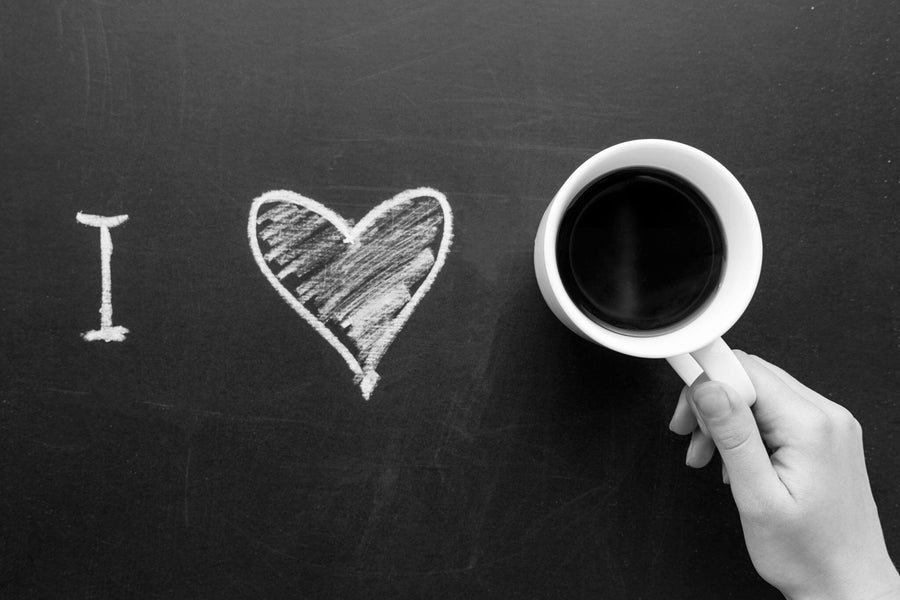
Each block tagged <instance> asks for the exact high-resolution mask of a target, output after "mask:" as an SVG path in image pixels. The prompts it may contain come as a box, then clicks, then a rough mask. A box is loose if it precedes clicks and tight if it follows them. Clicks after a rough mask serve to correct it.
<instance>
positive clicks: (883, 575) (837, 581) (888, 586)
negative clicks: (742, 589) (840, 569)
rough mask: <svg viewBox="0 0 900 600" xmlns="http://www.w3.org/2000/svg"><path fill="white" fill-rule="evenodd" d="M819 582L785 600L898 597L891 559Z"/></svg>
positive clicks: (898, 585)
mask: <svg viewBox="0 0 900 600" xmlns="http://www.w3.org/2000/svg"><path fill="white" fill-rule="evenodd" d="M823 583H824V582H822V581H821V580H820V581H819V584H818V585H815V584H814V585H811V586H810V587H809V588H808V589H804V590H800V591H798V592H796V593H793V594H788V593H785V592H784V591H783V590H782V593H784V596H785V598H786V599H787V600H900V574H898V572H897V568H896V567H895V566H894V564H893V563H891V562H890V560H887V561H885V563H884V564H882V565H881V566H876V565H872V564H871V563H870V564H869V565H866V566H865V567H856V568H854V569H853V570H852V571H850V572H848V573H846V574H845V575H843V576H840V577H836V578H833V579H832V581H831V582H830V583H828V584H824V585H823Z"/></svg>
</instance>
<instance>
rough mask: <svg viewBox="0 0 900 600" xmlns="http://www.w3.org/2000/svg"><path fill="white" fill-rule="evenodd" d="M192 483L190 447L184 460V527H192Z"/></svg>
mask: <svg viewBox="0 0 900 600" xmlns="http://www.w3.org/2000/svg"><path fill="white" fill-rule="evenodd" d="M190 481H191V447H190V446H188V449H187V458H185V460H184V526H185V527H190V526H191V522H190V519H188V492H189V491H190Z"/></svg>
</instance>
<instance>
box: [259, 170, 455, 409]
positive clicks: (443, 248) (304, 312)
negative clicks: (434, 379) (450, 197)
mask: <svg viewBox="0 0 900 600" xmlns="http://www.w3.org/2000/svg"><path fill="white" fill-rule="evenodd" d="M421 197H429V198H432V199H433V200H436V201H437V202H438V204H440V206H441V210H442V211H443V232H442V234H441V241H440V245H439V246H438V251H437V256H435V259H434V264H432V266H431V269H430V270H429V272H428V275H426V276H425V279H424V280H423V281H422V283H421V284H420V285H419V287H418V288H417V289H416V291H415V292H414V293H413V294H412V295H411V296H410V299H409V301H407V303H406V305H405V306H404V307H403V308H402V309H401V310H400V312H399V313H397V316H396V317H394V319H392V320H391V322H390V325H389V329H390V333H389V334H387V336H386V340H387V341H386V343H385V344H384V348H383V350H382V351H381V352H380V353H379V354H378V356H377V357H376V358H375V360H374V361H373V360H369V361H367V362H369V363H371V366H368V365H364V364H360V362H359V360H358V359H357V358H356V356H355V355H354V354H353V352H352V351H351V350H350V349H349V348H347V346H346V345H345V344H344V343H343V342H341V340H339V339H338V338H337V336H335V335H334V333H332V331H331V330H330V329H329V328H328V327H327V326H326V325H325V323H324V322H323V321H322V320H321V319H320V318H319V317H317V316H316V315H315V314H314V313H312V312H311V311H310V310H308V309H307V308H306V307H305V306H303V304H302V303H301V302H300V301H299V300H298V299H297V298H296V297H295V296H294V294H292V293H291V292H290V290H288V289H287V288H286V287H285V286H284V284H282V282H281V281H280V280H279V279H278V277H276V276H275V274H274V273H273V272H272V269H271V268H269V265H268V264H267V263H266V260H265V257H264V256H263V253H262V249H261V248H260V247H259V240H258V238H257V235H256V228H257V217H258V214H259V209H260V208H261V207H262V206H263V205H265V204H269V203H275V202H280V203H288V204H294V205H297V206H300V207H302V208H305V209H307V210H309V211H311V212H313V213H315V214H317V215H319V216H320V217H322V218H324V219H326V220H327V221H329V222H330V223H331V224H332V225H333V226H334V227H335V229H337V230H338V232H339V233H340V234H341V235H342V236H343V237H344V243H346V244H354V243H356V242H357V241H358V240H359V237H360V235H361V234H362V232H364V231H366V229H368V227H369V226H370V225H371V224H372V223H373V222H374V221H375V219H377V218H378V217H379V216H380V215H381V214H383V213H385V212H387V211H390V210H392V209H393V208H394V207H396V206H397V205H399V204H402V203H404V202H408V201H410V200H413V199H415V198H421ZM247 237H248V238H249V241H250V249H251V250H252V252H253V258H254V259H255V260H256V264H257V266H258V267H259V269H260V271H262V273H263V275H265V276H266V279H268V280H269V283H270V284H271V285H272V287H274V288H275V291H277V292H278V294H279V295H280V296H281V298H282V299H283V300H284V301H285V302H287V303H288V305H289V306H290V307H291V308H293V309H294V311H295V312H296V313H297V314H299V315H300V316H301V317H303V320H304V321H306V322H307V323H309V324H310V325H311V326H312V328H313V329H314V330H315V331H316V332H317V333H318V334H319V335H321V336H322V337H323V338H324V339H325V341H327V342H328V343H329V344H331V346H332V347H333V348H334V349H335V350H337V351H338V353H339V354H340V355H341V357H342V358H343V359H344V361H345V362H346V363H347V366H348V367H350V370H351V371H352V372H353V374H354V381H355V382H356V384H357V385H359V388H360V391H361V392H362V396H363V398H364V399H365V400H368V399H369V397H370V396H371V395H372V392H373V391H374V389H375V386H376V384H377V383H378V379H379V377H380V376H379V374H378V373H377V372H376V371H375V369H376V367H377V366H378V363H379V362H380V361H381V358H382V357H383V356H384V353H385V352H387V349H388V348H389V347H390V345H391V344H392V343H393V342H394V339H395V338H396V337H397V334H398V333H399V332H400V330H401V329H403V327H404V325H406V322H407V321H408V320H409V317H410V316H411V315H412V312H413V310H415V308H416V306H417V305H418V303H419V301H420V300H421V299H422V298H423V297H424V296H425V294H427V293H428V290H430V289H431V285H432V284H433V283H434V280H435V279H436V278H437V275H438V273H439V272H440V270H441V268H442V267H443V266H444V262H445V260H446V258H447V253H448V252H449V251H450V245H451V243H452V241H453V213H452V211H451V210H450V204H449V203H448V202H447V197H446V196H445V195H444V194H442V193H441V192H439V191H437V190H435V189H432V188H429V187H420V188H415V189H409V190H405V191H403V192H400V193H399V194H397V195H395V196H394V197H393V198H389V199H388V200H385V201H384V202H382V203H381V204H379V205H377V206H375V207H374V208H373V209H372V210H370V211H369V212H368V213H367V214H366V215H365V216H364V217H363V218H362V219H361V220H360V221H359V222H358V223H356V224H355V225H353V224H352V221H347V220H346V219H344V218H343V217H341V216H340V215H339V214H337V213H336V212H334V211H333V210H331V209H330V208H328V207H327V206H325V205H324V204H322V203H320V202H317V201H316V200H313V199H311V198H307V197H305V196H302V195H300V194H298V193H296V192H292V191H289V190H272V191H269V192H266V193H264V194H262V195H261V196H258V197H257V198H255V199H254V200H253V204H252V205H251V207H250V218H249V221H248V223H247Z"/></svg>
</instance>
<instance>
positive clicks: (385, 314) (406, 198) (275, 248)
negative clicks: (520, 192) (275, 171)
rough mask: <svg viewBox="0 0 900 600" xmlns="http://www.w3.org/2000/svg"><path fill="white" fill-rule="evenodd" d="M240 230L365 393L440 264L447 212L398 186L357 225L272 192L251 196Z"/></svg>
mask: <svg viewBox="0 0 900 600" xmlns="http://www.w3.org/2000/svg"><path fill="white" fill-rule="evenodd" d="M247 236H248V238H249V240H250V248H251V249H252V251H253V257H254V258H255V259H256V264H257V265H259V268H260V270H261V271H262V272H263V274H264V275H265V276H266V278H267V279H268V280H269V283H271V284H272V286H273V287H274V288H275V289H276V290H277V291H278V293H279V294H280V295H281V297H282V298H283V299H284V301H285V302H287V303H288V304H289V305H290V306H291V308H293V309H294V310H295V311H296V312H297V314H299V315H300V316H301V317H303V319H304V320H306V322H308V323H309V324H310V325H311V326H312V327H313V329H315V330H316V332H318V333H319V335H321V336H322V337H323V338H324V339H325V340H326V341H327V342H328V343H329V344H331V345H332V346H333V347H334V349H335V350H337V351H338V353H340V355H341V357H343V359H344V360H345V361H346V362H347V366H348V367H350V370H351V371H352V372H353V376H354V377H353V379H354V382H355V383H356V384H357V385H358V386H359V389H360V391H361V392H362V396H363V398H365V399H366V400H368V399H369V397H370V396H371V395H372V391H373V390H374V389H375V386H376V385H377V383H378V379H379V374H378V373H377V372H376V371H375V369H376V367H377V366H378V363H379V362H380V361H381V358H382V357H383V356H384V353H385V352H386V351H387V349H388V347H389V346H390V344H391V342H393V341H394V338H395V337H396V335H397V333H399V332H400V330H401V329H402V328H403V326H404V325H405V324H406V322H407V320H408V319H409V317H410V315H411V314H412V312H413V310H414V309H415V308H416V305H417V304H418V303H419V301H420V300H421V299H422V297H423V296H424V295H425V294H426V293H428V290H429V289H430V288H431V285H432V283H434V280H435V278H436V277H437V274H438V273H439V272H440V270H441V267H443V266H444V261H445V259H446V257H447V253H448V252H449V250H450V244H451V242H452V239H453V216H452V213H451V211H450V205H449V203H448V202H447V198H446V197H445V196H444V194H442V193H441V192H438V191H437V190H433V189H431V188H424V187H423V188H417V189H412V190H406V191H404V192H401V193H399V194H397V195H396V196H394V197H393V198H391V199H389V200H385V201H384V202H382V203H381V204H379V205H378V206H376V207H375V208H373V209H372V210H371V211H369V213H368V214H367V215H366V216H365V217H363V218H362V219H361V220H360V221H359V223H357V224H356V225H354V224H353V223H352V221H347V220H345V219H343V218H342V217H341V216H340V215H338V214H337V213H335V212H334V211H332V210H330V209H328V208H326V207H325V206H324V205H322V204H320V203H319V202H316V201H315V200H311V199H309V198H305V197H304V196H301V195H300V194H297V193H295V192H290V191H286V190H276V191H271V192H266V193H265V194H263V195H261V196H259V197H258V198H256V199H255V200H253V205H252V207H251V209H250V219H249V222H248V225H247Z"/></svg>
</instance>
